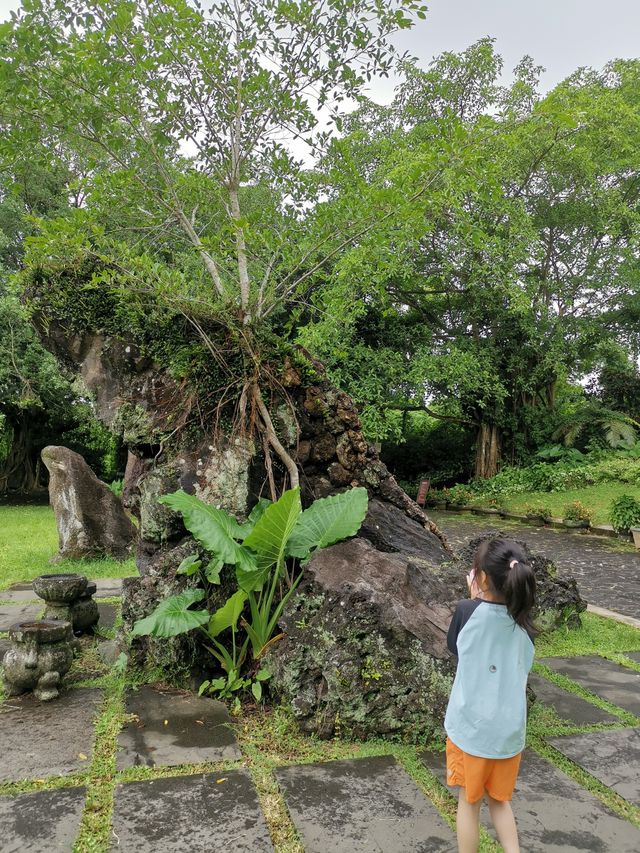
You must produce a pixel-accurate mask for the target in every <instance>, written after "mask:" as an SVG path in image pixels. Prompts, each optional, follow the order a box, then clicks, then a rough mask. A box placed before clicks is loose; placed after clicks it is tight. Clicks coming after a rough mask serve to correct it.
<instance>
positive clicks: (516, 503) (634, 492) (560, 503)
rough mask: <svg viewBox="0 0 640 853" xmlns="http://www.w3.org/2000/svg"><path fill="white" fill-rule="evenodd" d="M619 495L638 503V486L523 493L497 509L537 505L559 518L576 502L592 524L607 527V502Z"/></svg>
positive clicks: (516, 509)
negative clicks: (585, 510) (584, 507)
mask: <svg viewBox="0 0 640 853" xmlns="http://www.w3.org/2000/svg"><path fill="white" fill-rule="evenodd" d="M620 495H631V496H632V497H634V498H636V500H640V486H632V485H629V484H628V483H600V484H599V485H597V486H586V487H585V488H583V489H572V490H571V491H567V492H524V493H523V494H521V495H511V496H509V497H504V498H501V499H500V506H501V507H503V508H504V509H506V510H507V512H517V513H522V512H524V510H525V507H526V506H527V504H540V505H542V506H545V507H548V508H549V509H550V510H551V513H552V515H553V516H554V517H558V518H562V517H563V514H564V509H565V507H566V506H567V504H569V503H572V502H573V501H580V503H582V504H584V505H585V506H586V507H588V508H589V509H591V510H592V511H593V518H592V523H593V524H610V523H611V521H610V519H609V510H610V507H611V501H612V500H613V499H614V498H617V497H619V496H620ZM472 503H473V504H474V505H475V506H488V505H489V504H488V502H487V500H486V498H477V499H476V500H474V501H472Z"/></svg>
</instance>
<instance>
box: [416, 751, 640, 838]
mask: <svg viewBox="0 0 640 853" xmlns="http://www.w3.org/2000/svg"><path fill="white" fill-rule="evenodd" d="M422 758H423V761H424V763H425V764H426V766H427V767H428V768H429V770H431V771H432V772H433V773H434V774H435V775H436V776H437V778H438V779H439V780H440V781H441V782H442V784H444V783H445V758H444V753H443V752H439V753H437V752H426V753H423V755H422ZM449 790H450V791H452V792H455V795H456V796H457V790H458V789H457V788H449ZM512 806H513V812H514V814H515V818H516V822H517V824H518V832H519V835H520V844H521V846H522V850H526V851H527V853H584V852H585V851H593V853H638V850H640V830H639V829H637V828H636V827H635V826H633V824H631V823H628V822H627V821H626V820H623V819H622V818H620V817H618V816H617V815H616V814H614V813H613V812H612V811H610V810H609V809H608V808H607V807H606V806H604V805H603V804H602V803H601V802H600V800H598V799H596V797H594V796H593V794H590V793H589V791H586V790H585V789H584V788H582V787H581V786H580V785H578V783H577V782H574V781H573V779H570V778H569V777H568V776H566V775H565V774H564V773H562V772H561V771H560V770H558V769H557V768H556V767H554V766H553V765H552V764H550V763H549V762H548V761H545V759H544V758H542V757H541V756H539V755H537V754H536V753H535V752H533V751H531V750H526V752H525V753H524V755H523V758H522V765H521V768H520V776H519V777H518V783H517V785H516V790H515V794H514V797H513V803H512ZM481 821H482V823H483V825H484V826H486V827H487V828H489V831H490V833H491V834H492V835H493V837H494V838H495V837H496V836H495V832H494V830H493V828H492V827H491V819H490V817H489V812H488V810H487V807H486V805H483V807H482V814H481Z"/></svg>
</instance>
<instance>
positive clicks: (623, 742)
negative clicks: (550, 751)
mask: <svg viewBox="0 0 640 853" xmlns="http://www.w3.org/2000/svg"><path fill="white" fill-rule="evenodd" d="M549 743H551V744H553V746H555V748H556V749H558V750H559V751H560V752H561V753H562V754H563V755H566V756H567V758H570V759H571V760H572V761H575V763H576V764H579V765H580V767H582V768H583V769H584V770H586V771H587V772H588V773H591V775H592V776H595V777H596V779H599V780H600V781H601V782H602V783H603V784H604V785H606V786H607V787H608V788H613V790H614V791H616V792H617V793H618V794H620V796H621V797H624V799H625V800H628V801H629V802H630V803H633V804H634V805H636V806H640V728H638V729H616V730H615V731H611V732H590V733H589V734H581V735H572V736H570V737H557V738H550V739H549Z"/></svg>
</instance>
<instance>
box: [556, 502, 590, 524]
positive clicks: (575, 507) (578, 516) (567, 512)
mask: <svg viewBox="0 0 640 853" xmlns="http://www.w3.org/2000/svg"><path fill="white" fill-rule="evenodd" d="M563 518H564V520H565V521H586V522H588V523H589V524H591V519H592V518H593V510H592V509H590V508H589V507H588V506H585V505H584V504H583V503H582V502H581V501H571V503H570V504H567V505H566V507H565V508H564V512H563Z"/></svg>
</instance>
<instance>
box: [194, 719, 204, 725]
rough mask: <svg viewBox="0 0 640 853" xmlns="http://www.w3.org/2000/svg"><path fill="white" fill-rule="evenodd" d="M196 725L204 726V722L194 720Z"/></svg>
mask: <svg viewBox="0 0 640 853" xmlns="http://www.w3.org/2000/svg"><path fill="white" fill-rule="evenodd" d="M196 723H197V724H198V725H199V726H204V720H196Z"/></svg>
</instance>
